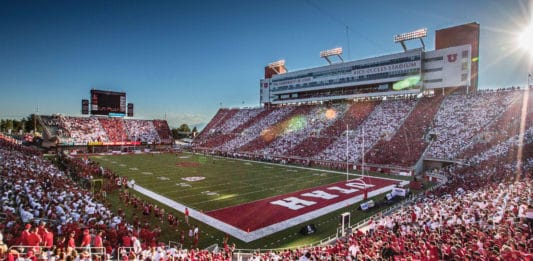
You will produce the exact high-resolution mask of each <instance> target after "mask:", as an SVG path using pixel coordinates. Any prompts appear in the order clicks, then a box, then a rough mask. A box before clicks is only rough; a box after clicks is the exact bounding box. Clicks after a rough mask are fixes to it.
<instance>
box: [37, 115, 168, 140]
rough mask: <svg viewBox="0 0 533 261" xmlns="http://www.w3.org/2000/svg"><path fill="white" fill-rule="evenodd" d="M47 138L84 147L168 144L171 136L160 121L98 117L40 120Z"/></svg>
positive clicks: (164, 122)
mask: <svg viewBox="0 0 533 261" xmlns="http://www.w3.org/2000/svg"><path fill="white" fill-rule="evenodd" d="M39 118H40V123H41V125H42V126H43V129H44V130H45V133H46V134H47V135H48V137H50V138H51V137H57V138H59V140H60V143H62V144H70V145H87V143H89V142H123V141H141V142H147V143H161V142H163V143H167V144H168V143H170V142H171V133H170V128H169V126H168V123H167V122H166V121H164V120H132V119H121V118H102V117H69V116H63V115H53V116H40V117H39Z"/></svg>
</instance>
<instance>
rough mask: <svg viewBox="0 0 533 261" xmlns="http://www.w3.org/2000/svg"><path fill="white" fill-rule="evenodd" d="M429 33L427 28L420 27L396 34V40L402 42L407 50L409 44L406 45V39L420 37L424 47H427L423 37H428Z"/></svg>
mask: <svg viewBox="0 0 533 261" xmlns="http://www.w3.org/2000/svg"><path fill="white" fill-rule="evenodd" d="M427 34H428V29H427V28H422V29H418V30H415V31H412V32H408V33H403V34H397V35H395V36H394V42H395V43H400V44H401V45H402V47H403V50H404V51H407V46H405V41H409V40H414V39H420V43H422V49H425V47H426V45H425V44H424V41H423V40H422V38H423V37H426V36H427Z"/></svg>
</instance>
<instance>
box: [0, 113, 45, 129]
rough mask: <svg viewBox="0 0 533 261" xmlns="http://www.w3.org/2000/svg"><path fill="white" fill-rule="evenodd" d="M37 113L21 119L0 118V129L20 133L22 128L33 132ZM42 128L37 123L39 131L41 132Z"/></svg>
mask: <svg viewBox="0 0 533 261" xmlns="http://www.w3.org/2000/svg"><path fill="white" fill-rule="evenodd" d="M34 120H35V114H30V115H28V117H25V118H22V119H21V120H15V119H1V120H0V131H1V132H9V131H10V130H11V133H19V132H20V131H21V130H22V132H23V133H30V132H33V129H34V125H33V124H34V122H35V121H34ZM41 131H42V128H41V126H40V125H39V124H37V132H41Z"/></svg>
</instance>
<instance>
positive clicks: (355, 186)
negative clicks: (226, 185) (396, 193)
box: [270, 182, 374, 210]
mask: <svg viewBox="0 0 533 261" xmlns="http://www.w3.org/2000/svg"><path fill="white" fill-rule="evenodd" d="M344 185H345V186H346V187H348V188H341V187H337V186H333V187H327V188H326V190H328V191H329V192H331V193H328V192H326V191H323V190H315V191H311V192H307V193H303V194H300V196H301V197H306V198H311V199H319V200H331V199H334V198H337V197H338V196H339V195H338V194H332V193H333V192H335V193H340V194H345V195H349V194H353V193H356V192H358V191H359V190H360V189H365V188H371V187H374V185H372V184H362V183H354V182H350V183H346V184H344ZM317 203H318V202H316V201H312V200H305V199H301V198H298V197H287V198H284V199H280V200H276V201H271V202H270V204H272V205H278V206H282V207H285V208H288V209H291V210H299V209H302V208H305V207H308V206H312V205H314V204H317Z"/></svg>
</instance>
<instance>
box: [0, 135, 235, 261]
mask: <svg viewBox="0 0 533 261" xmlns="http://www.w3.org/2000/svg"><path fill="white" fill-rule="evenodd" d="M62 162H63V163H64V164H65V166H66V167H67V170H66V171H62V170H60V169H58V168H57V167H56V166H54V165H52V164H51V162H49V161H47V160H45V159H44V158H43V157H42V155H41V153H40V152H39V151H38V150H35V149H32V148H29V147H25V146H22V145H19V144H16V143H13V141H12V140H11V139H9V137H8V138H5V137H4V136H1V137H0V177H1V178H0V180H1V182H0V198H1V204H0V213H2V216H0V218H1V223H0V260H19V258H23V259H24V260H109V259H117V258H119V259H121V260H124V259H127V258H128V257H129V258H132V260H146V258H151V260H170V259H172V260H175V259H181V260H185V259H189V260H191V259H193V258H200V259H199V260H212V259H213V258H217V260H230V258H228V257H229V256H231V251H232V250H233V249H234V246H233V247H230V246H228V245H226V246H225V248H224V249H222V250H221V251H218V252H217V253H211V252H209V251H204V250H198V249H197V248H196V246H197V244H198V240H199V239H200V231H199V229H198V226H196V225H194V224H192V223H191V224H189V219H188V218H187V217H185V218H184V219H183V220H181V219H179V218H178V217H176V216H174V215H172V214H171V213H165V210H164V208H161V207H157V205H154V204H151V203H148V202H146V201H144V200H142V199H140V198H139V197H136V196H133V195H130V194H129V193H128V192H127V191H128V190H127V189H126V188H127V187H126V186H127V180H124V179H123V178H120V177H118V176H116V175H115V174H114V173H112V172H111V171H109V170H107V169H104V168H102V167H100V166H99V165H97V164H96V163H93V162H91V161H90V160H88V159H84V158H70V157H66V158H64V159H63V160H62ZM71 171H72V172H76V174H75V176H76V177H82V178H87V179H92V178H93V177H104V178H106V179H108V180H111V181H113V182H107V183H106V184H108V185H107V186H106V187H105V188H104V190H107V191H111V190H116V189H119V188H120V189H123V190H122V191H123V192H122V193H121V199H122V200H123V203H124V204H125V205H126V206H128V205H132V207H135V208H138V209H139V212H138V213H142V216H141V215H137V214H135V215H134V216H133V217H129V219H130V220H132V221H131V222H127V221H126V216H125V212H124V211H123V210H122V209H121V208H119V209H118V213H116V214H115V213H113V212H111V211H110V205H109V203H106V201H105V198H100V197H98V196H97V195H96V194H93V193H91V192H89V191H88V190H86V189H83V188H82V187H80V186H79V185H78V184H77V183H76V182H73V180H72V179H71V178H72V177H73V176H74V175H69V173H70V172H71ZM96 198H99V199H98V200H97V199H96ZM148 217H155V218H157V219H159V220H160V222H161V223H163V222H167V223H168V224H169V225H170V226H172V227H173V228H174V229H175V230H176V233H177V234H180V239H179V243H181V245H182V246H185V248H183V247H178V248H175V247H174V248H173V247H170V246H165V245H164V244H163V243H160V242H159V241H158V238H159V234H160V233H161V228H160V227H159V226H158V225H157V224H156V225H155V226H154V225H153V224H150V223H148ZM180 222H182V225H181V226H180ZM184 225H185V227H186V228H187V231H185V230H184V229H183V227H184ZM12 246H19V247H15V248H12ZM22 246H23V247H22ZM189 246H190V248H188V247H189ZM8 247H9V248H8ZM184 249H189V250H184ZM161 258H163V259H161ZM20 260H21V259H20Z"/></svg>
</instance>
